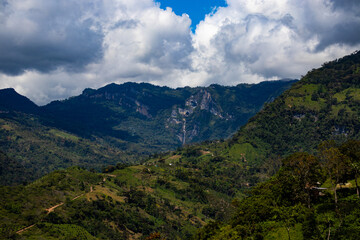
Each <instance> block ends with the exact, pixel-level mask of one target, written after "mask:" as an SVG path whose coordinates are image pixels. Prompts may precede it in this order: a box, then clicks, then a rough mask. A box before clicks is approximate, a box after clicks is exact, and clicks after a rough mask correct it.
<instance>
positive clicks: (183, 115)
mask: <svg viewBox="0 0 360 240" xmlns="http://www.w3.org/2000/svg"><path fill="white" fill-rule="evenodd" d="M202 111H203V112H207V113H210V114H211V115H213V116H216V117H218V118H219V119H221V120H222V121H227V120H229V119H230V118H231V117H230V114H228V113H224V112H223V111H222V110H221V107H220V106H219V104H217V103H216V102H215V101H214V100H213V98H212V96H211V93H210V92H208V91H207V90H204V89H201V90H200V91H198V92H197V93H196V94H194V95H191V96H190V97H189V98H187V99H186V100H185V102H184V105H183V106H182V107H179V106H174V109H173V110H172V112H171V115H170V117H169V118H168V120H167V123H166V126H167V128H172V129H174V131H176V136H177V137H178V139H179V141H180V142H181V143H182V144H185V143H187V142H188V141H191V140H192V139H193V138H194V137H196V136H198V135H199V133H200V131H199V130H200V128H201V124H200V123H198V122H196V121H195V122H194V121H187V119H189V120H191V119H192V118H194V117H195V116H194V115H199V114H201V112H202ZM223 115H226V116H229V117H227V118H224V117H223ZM174 125H180V126H181V127H180V128H179V127H178V126H174Z"/></svg>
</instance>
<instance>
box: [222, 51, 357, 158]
mask: <svg viewBox="0 0 360 240" xmlns="http://www.w3.org/2000/svg"><path fill="white" fill-rule="evenodd" d="M359 67H360V52H356V53H354V54H352V55H350V56H346V57H344V58H342V59H338V60H335V61H333V62H329V63H325V64H324V65H323V66H322V67H321V68H319V69H313V70H312V71H310V72H309V73H308V74H306V76H304V77H303V78H302V79H301V81H299V82H297V83H295V84H294V85H293V86H292V88H291V89H290V90H288V91H285V92H284V93H283V94H282V95H281V96H280V97H279V98H277V99H276V100H275V101H274V102H273V103H271V104H267V105H266V107H265V108H264V109H263V110H262V111H260V112H259V113H258V114H257V115H256V116H254V117H253V118H251V119H250V120H249V122H248V123H247V124H246V125H245V126H243V127H242V128H241V130H240V131H239V132H237V133H236V134H235V136H234V137H233V138H232V139H231V140H230V141H229V142H228V143H227V145H226V146H225V147H224V148H226V149H225V151H224V152H225V153H224V156H230V157H231V158H232V159H236V158H237V159H239V160H240V159H241V158H242V157H243V156H242V155H241V153H242V154H244V156H245V158H246V159H247V161H248V162H252V163H254V164H256V165H259V164H260V165H261V164H263V163H264V162H265V163H266V161H275V162H276V159H278V158H279V156H280V157H281V156H287V155H289V154H291V153H294V152H297V151H309V152H311V153H313V152H314V150H315V149H316V147H317V145H318V143H319V142H321V141H323V140H327V139H334V140H338V141H343V140H344V139H348V138H354V139H359V138H360V121H359V117H360V97H359V96H360V72H359ZM265 159H266V160H265Z"/></svg>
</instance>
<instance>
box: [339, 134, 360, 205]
mask: <svg viewBox="0 0 360 240" xmlns="http://www.w3.org/2000/svg"><path fill="white" fill-rule="evenodd" d="M340 150H341V152H342V153H343V154H345V155H346V156H347V157H348V158H349V160H350V167H351V169H352V172H353V174H354V177H355V185H356V194H357V197H358V198H359V184H358V177H359V173H360V141H359V140H348V141H347V142H345V143H344V144H343V145H341V147H340Z"/></svg>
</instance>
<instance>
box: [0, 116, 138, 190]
mask: <svg viewBox="0 0 360 240" xmlns="http://www.w3.org/2000/svg"><path fill="white" fill-rule="evenodd" d="M0 149H1V151H2V152H0V167H1V168H0V184H19V183H23V182H31V181H33V180H35V179H37V178H39V177H41V176H43V175H44V174H46V173H49V172H51V171H54V170H56V169H61V168H67V167H69V166H74V165H77V166H83V167H86V168H88V169H91V168H95V169H98V170H100V169H101V167H102V166H104V164H105V163H108V164H115V163H117V162H129V161H131V162H133V161H135V159H131V157H130V156H129V154H124V153H123V152H122V151H120V150H118V149H114V148H112V147H110V146H109V145H108V144H105V143H103V141H101V140H100V139H93V140H89V139H85V138H81V137H79V136H76V135H74V134H70V133H68V132H64V131H62V130H59V129H56V128H52V127H46V126H44V125H42V124H41V123H40V121H39V119H38V117H36V116H34V115H28V114H24V113H12V114H11V116H9V114H1V113H0Z"/></svg>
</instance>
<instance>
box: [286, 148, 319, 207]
mask: <svg viewBox="0 0 360 240" xmlns="http://www.w3.org/2000/svg"><path fill="white" fill-rule="evenodd" d="M282 171H286V172H287V176H288V177H290V178H291V181H292V183H291V184H292V185H293V186H294V190H295V192H294V193H293V194H294V195H295V197H296V198H298V199H300V200H301V201H302V202H304V203H306V204H307V206H308V208H310V207H311V196H312V188H313V187H314V186H316V184H317V182H318V181H320V180H321V179H322V171H321V168H320V165H319V161H318V159H317V158H316V157H315V156H313V155H310V154H308V153H294V154H292V155H291V156H289V157H287V158H286V159H284V160H283V168H282ZM304 198H305V199H304Z"/></svg>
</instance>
